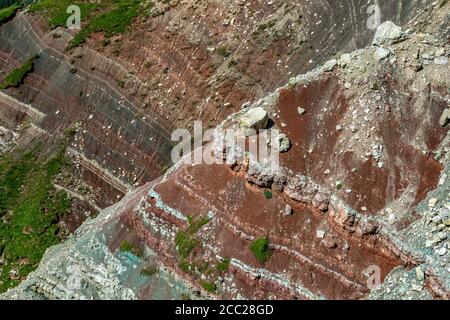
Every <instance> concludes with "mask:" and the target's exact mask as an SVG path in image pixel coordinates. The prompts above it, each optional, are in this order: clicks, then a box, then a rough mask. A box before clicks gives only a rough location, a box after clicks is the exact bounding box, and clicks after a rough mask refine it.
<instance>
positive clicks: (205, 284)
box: [200, 281, 217, 293]
mask: <svg viewBox="0 0 450 320" xmlns="http://www.w3.org/2000/svg"><path fill="white" fill-rule="evenodd" d="M200 284H201V286H202V287H203V289H205V290H206V291H208V292H210V293H214V292H216V291H217V286H216V284H215V283H214V282H209V281H201V282H200Z"/></svg>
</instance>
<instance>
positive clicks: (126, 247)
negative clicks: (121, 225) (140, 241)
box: [119, 240, 144, 258]
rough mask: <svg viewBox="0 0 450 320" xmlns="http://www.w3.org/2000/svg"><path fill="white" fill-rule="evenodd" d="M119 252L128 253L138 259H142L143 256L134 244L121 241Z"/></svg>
mask: <svg viewBox="0 0 450 320" xmlns="http://www.w3.org/2000/svg"><path fill="white" fill-rule="evenodd" d="M119 250H120V251H121V252H129V253H131V254H133V255H135V256H136V257H138V258H142V257H143V256H144V252H143V251H142V249H141V248H139V247H138V246H137V245H135V244H134V243H131V242H129V241H126V240H124V241H122V243H121V244H120V247H119Z"/></svg>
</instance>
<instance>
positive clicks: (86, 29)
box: [29, 0, 142, 48]
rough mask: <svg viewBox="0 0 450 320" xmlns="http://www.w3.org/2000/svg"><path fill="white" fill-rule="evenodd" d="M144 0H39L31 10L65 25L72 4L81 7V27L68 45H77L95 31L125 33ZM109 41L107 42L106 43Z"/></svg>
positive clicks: (112, 33) (57, 23)
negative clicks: (68, 9) (94, 0)
mask: <svg viewBox="0 0 450 320" xmlns="http://www.w3.org/2000/svg"><path fill="white" fill-rule="evenodd" d="M141 3H142V0H102V1H96V2H93V1H88V0H83V1H81V0H78V1H74V0H40V1H38V2H36V3H34V4H32V5H31V6H30V9H29V11H30V12H38V13H41V14H43V15H44V16H46V17H47V18H48V24H49V25H50V26H51V27H53V28H55V27H65V26H66V23H67V19H68V18H69V17H70V16H71V14H72V13H71V12H70V13H67V8H68V7H69V6H70V5H77V6H78V7H80V10H81V17H80V18H81V22H82V26H81V30H80V31H79V32H78V33H77V34H76V35H75V37H74V38H73V39H72V41H71V42H70V44H69V48H73V47H77V46H79V45H81V44H83V43H84V42H86V39H87V38H88V37H89V35H91V34H92V33H94V32H102V33H104V34H105V36H106V37H107V38H109V37H111V36H113V35H115V34H120V33H123V32H124V31H125V30H126V29H127V27H128V26H129V25H130V24H131V22H132V21H133V19H134V18H136V17H137V16H138V14H139V13H140V10H139V7H140V4H141ZM104 43H107V44H109V43H108V42H104Z"/></svg>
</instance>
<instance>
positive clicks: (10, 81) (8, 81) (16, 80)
mask: <svg viewBox="0 0 450 320" xmlns="http://www.w3.org/2000/svg"><path fill="white" fill-rule="evenodd" d="M36 59H37V56H35V57H33V58H30V59H28V60H27V61H26V62H25V63H24V64H23V65H22V66H21V67H19V68H17V69H14V70H13V71H11V73H10V74H8V75H7V76H6V78H5V80H3V82H2V83H1V84H0V89H6V88H10V87H18V86H19V85H21V84H22V83H23V80H24V79H25V77H26V76H27V74H28V73H30V72H32V71H33V68H34V62H35V60H36Z"/></svg>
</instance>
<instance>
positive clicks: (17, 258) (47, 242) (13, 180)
mask: <svg viewBox="0 0 450 320" xmlns="http://www.w3.org/2000/svg"><path fill="white" fill-rule="evenodd" d="M39 148H40V147H39V146H38V147H36V148H34V149H32V150H31V151H17V150H14V151H12V152H11V153H10V154H8V155H6V156H4V157H3V158H1V159H0V256H2V258H3V260H4V261H3V264H2V265H0V292H5V291H6V290H7V289H9V288H11V287H14V286H16V285H18V284H19V283H20V281H21V280H22V279H23V278H24V277H25V276H27V275H28V274H29V273H30V272H31V271H33V270H34V269H36V267H37V265H38V263H39V261H40V260H41V258H42V256H43V254H44V252H45V250H46V249H47V248H49V247H50V246H52V245H55V244H57V243H59V242H60V240H61V239H60V237H59V235H58V233H59V227H58V225H57V223H58V221H59V218H60V217H61V216H62V215H64V214H67V213H68V212H69V209H70V207H71V199H70V198H69V197H68V195H67V194H66V193H65V192H63V191H57V190H56V189H55V188H54V186H53V184H52V179H53V178H54V177H55V175H57V174H58V173H59V172H60V170H61V167H62V166H63V164H64V162H65V158H64V150H60V151H59V152H58V153H57V154H56V155H53V156H51V157H50V158H47V159H49V160H46V161H45V160H44V161H43V159H39V157H38V156H37V154H38V150H39ZM63 149H65V148H63Z"/></svg>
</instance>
